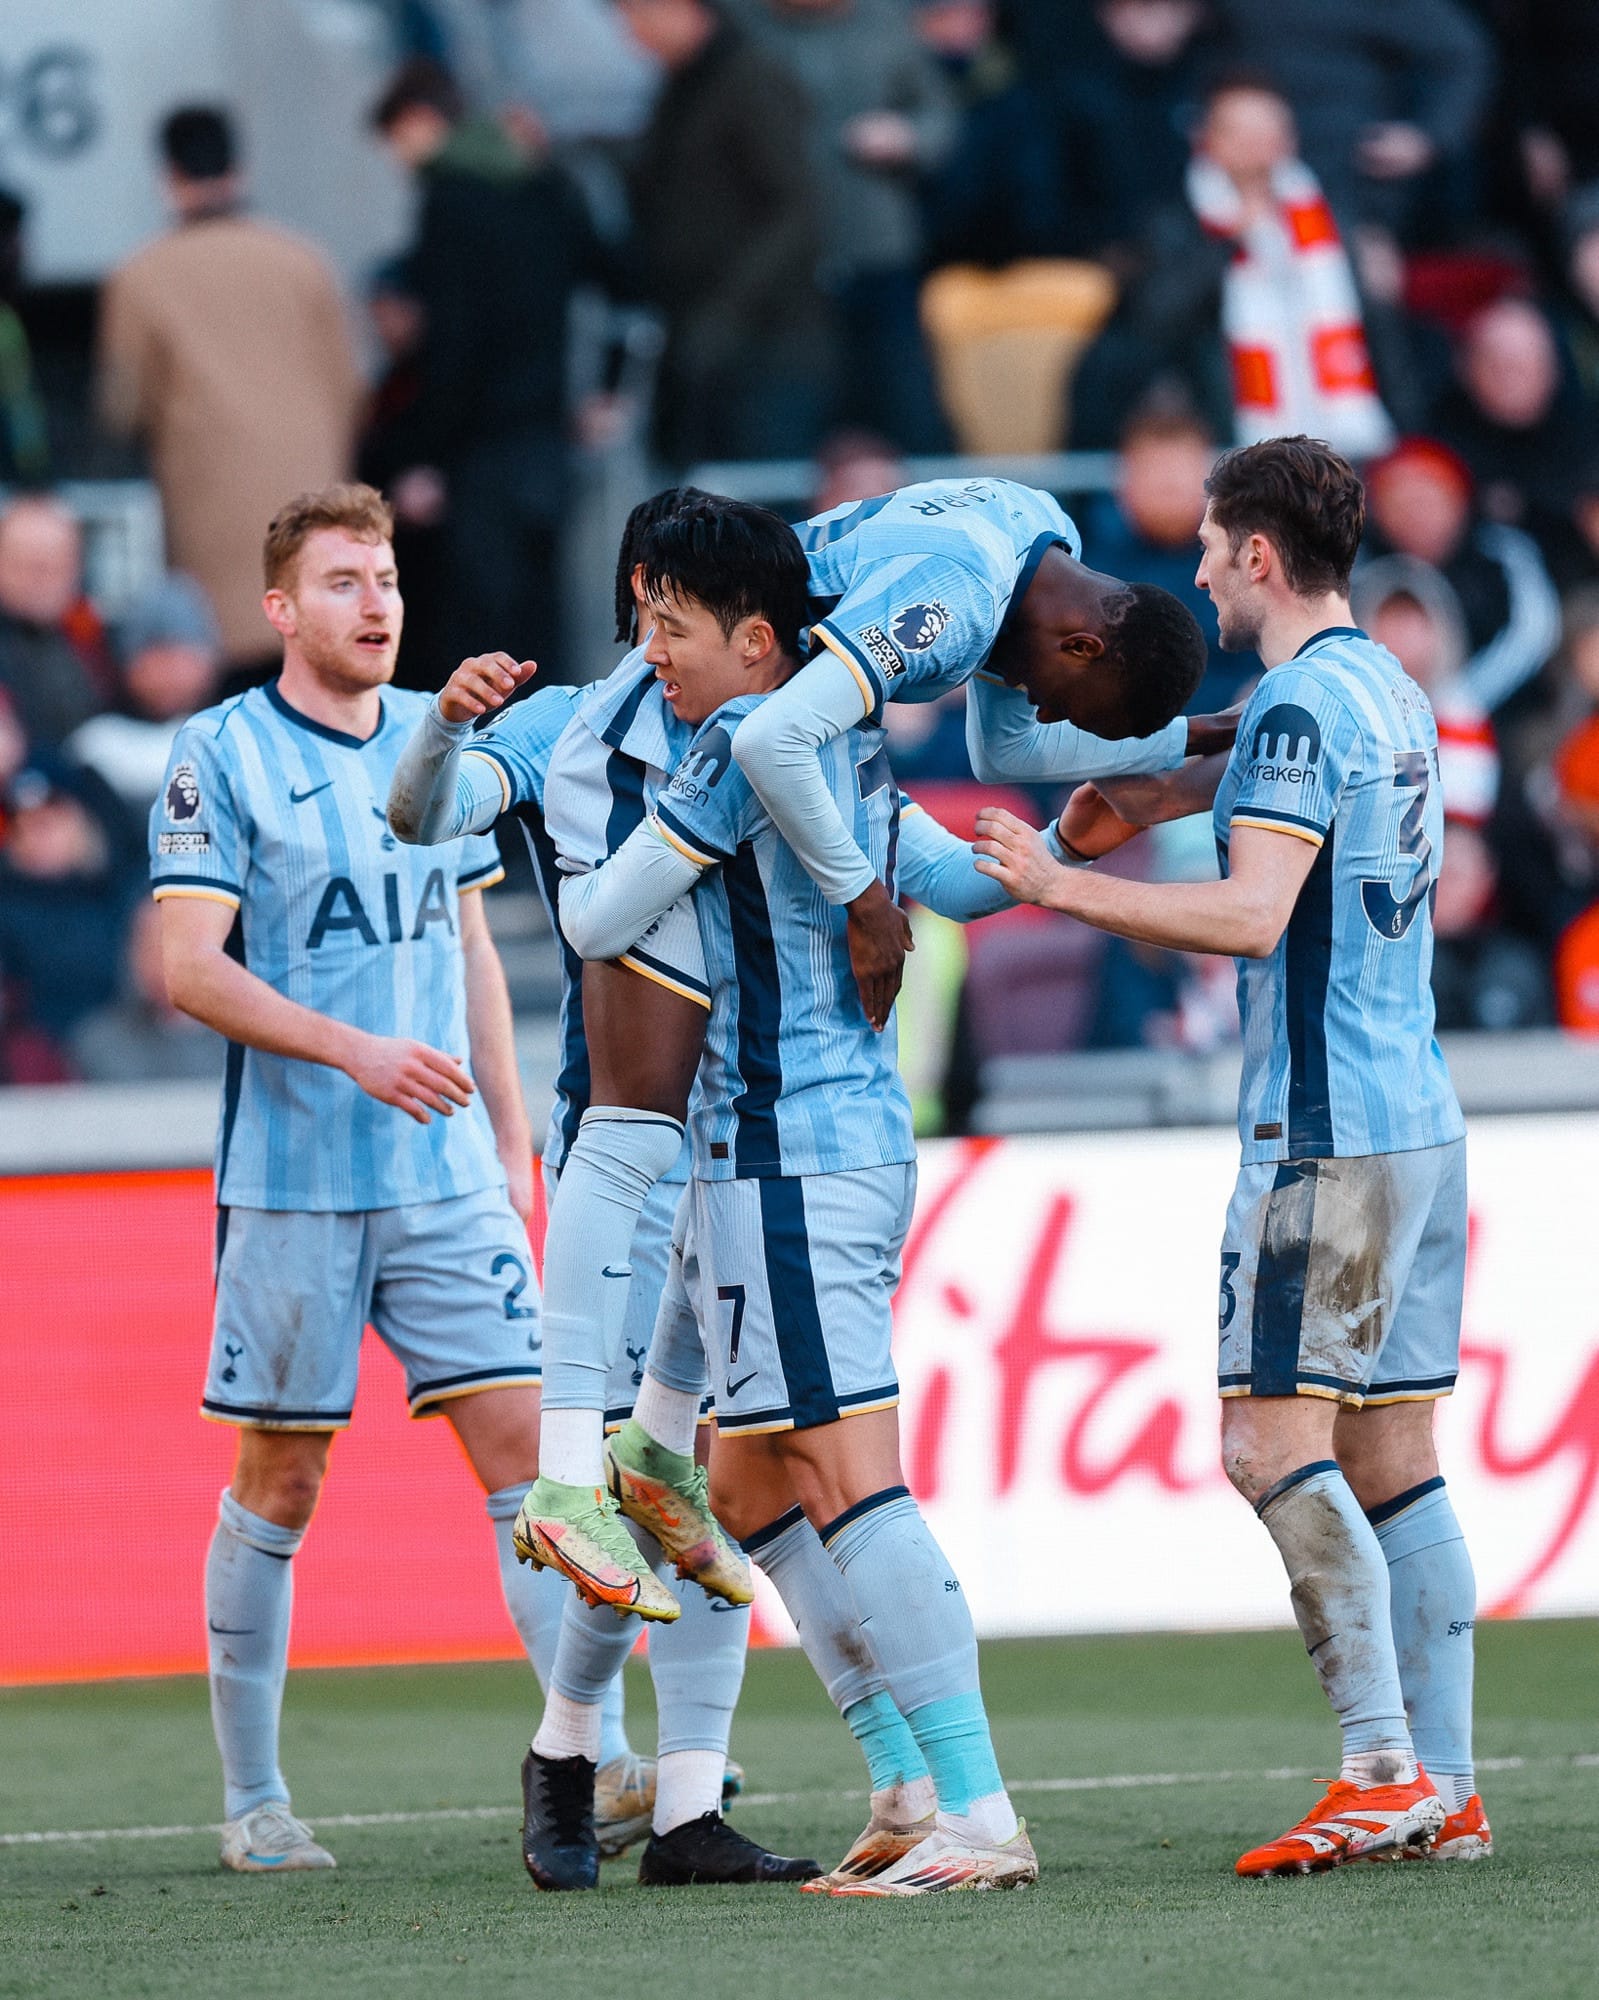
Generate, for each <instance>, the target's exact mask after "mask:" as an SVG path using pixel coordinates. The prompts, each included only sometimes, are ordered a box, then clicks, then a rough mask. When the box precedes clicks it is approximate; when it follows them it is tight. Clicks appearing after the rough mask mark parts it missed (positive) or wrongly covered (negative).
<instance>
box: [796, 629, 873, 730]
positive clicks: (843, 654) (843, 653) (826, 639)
mask: <svg viewBox="0 0 1599 2000" xmlns="http://www.w3.org/2000/svg"><path fill="white" fill-rule="evenodd" d="M811 637H812V638H813V639H820V640H821V642H822V644H823V645H824V646H825V647H826V648H827V650H828V651H829V652H830V653H832V654H834V655H835V656H836V657H837V658H838V659H840V660H842V661H843V662H844V664H845V666H846V667H848V668H849V670H850V672H851V673H852V674H853V675H854V676H855V682H856V685H857V686H858V687H859V689H860V691H861V693H862V694H863V695H865V697H866V713H867V714H868V715H870V714H871V712H872V710H873V709H874V708H876V706H877V690H876V688H874V687H873V686H872V684H871V682H870V681H869V680H868V679H867V678H866V676H865V675H864V674H863V673H862V672H861V664H860V661H859V660H857V659H855V658H854V657H853V656H852V655H851V653H850V651H849V648H848V647H847V646H846V645H845V644H844V642H843V641H842V640H841V639H835V638H834V637H833V635H832V633H831V632H829V631H828V629H827V627H826V626H825V625H813V626H812V627H811Z"/></svg>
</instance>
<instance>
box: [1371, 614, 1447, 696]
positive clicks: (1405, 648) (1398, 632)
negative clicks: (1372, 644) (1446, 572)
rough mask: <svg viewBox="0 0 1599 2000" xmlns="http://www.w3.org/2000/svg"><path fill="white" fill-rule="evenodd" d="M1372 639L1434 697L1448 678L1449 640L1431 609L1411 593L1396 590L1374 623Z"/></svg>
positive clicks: (1375, 615)
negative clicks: (1439, 627)
mask: <svg viewBox="0 0 1599 2000" xmlns="http://www.w3.org/2000/svg"><path fill="white" fill-rule="evenodd" d="M1370 629H1371V636H1372V637H1373V638H1374V639H1375V640H1376V641H1377V644H1378V645H1379V646H1386V647H1387V648H1388V650H1389V652H1390V653H1392V654H1393V656H1394V658H1395V659H1396V660H1397V661H1398V662H1399V664H1400V665H1401V666H1402V667H1403V668H1404V670H1405V672H1406V673H1407V674H1409V676H1410V678H1411V679H1412V680H1413V681H1415V682H1416V683H1417V685H1418V686H1420V687H1422V688H1424V689H1425V690H1426V692H1427V693H1428V694H1429V695H1430V694H1432V693H1433V692H1434V691H1435V690H1436V689H1437V687H1438V686H1439V685H1440V683H1441V682H1442V681H1444V680H1445V679H1446V678H1447V677H1448V667H1449V656H1448V647H1447V642H1446V640H1445V637H1444V635H1443V633H1442V632H1441V631H1439V629H1438V625H1437V622H1436V621H1435V620H1434V618H1433V615H1432V613H1431V612H1430V611H1429V610H1428V609H1427V607H1426V606H1425V605H1424V604H1422V603H1420V602H1418V600H1417V599H1416V598H1414V597H1412V596H1411V595H1410V594H1409V592H1408V591H1396V592H1395V593H1394V595H1393V596H1392V597H1390V598H1389V599H1388V600H1387V602H1386V603H1384V604H1383V605H1381V606H1380V607H1379V609H1378V610H1377V612H1376V613H1375V614H1374V616H1373V617H1372V619H1371V621H1370Z"/></svg>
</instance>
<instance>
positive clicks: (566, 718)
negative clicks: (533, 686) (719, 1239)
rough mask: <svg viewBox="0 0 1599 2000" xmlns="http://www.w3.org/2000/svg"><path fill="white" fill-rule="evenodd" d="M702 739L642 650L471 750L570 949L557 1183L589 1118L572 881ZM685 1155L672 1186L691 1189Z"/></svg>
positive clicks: (500, 725) (549, 692)
mask: <svg viewBox="0 0 1599 2000" xmlns="http://www.w3.org/2000/svg"><path fill="white" fill-rule="evenodd" d="M693 738H694V730H693V728H692V727H691V726H690V725H689V724H687V723H682V722H679V721H678V719H677V717H676V716H675V715H674V714H673V713H672V711H671V708H670V705H669V704H668V703H667V702H666V701H665V699H664V698H663V697H662V695H661V691H660V683H659V682H658V681H657V680H656V678H655V672H654V669H653V668H652V667H651V666H650V665H649V664H648V662H647V661H646V660H645V658H644V649H643V648H642V647H636V648H635V649H634V650H633V651H632V652H631V653H629V654H628V655H627V656H626V658H625V659H623V660H622V661H620V662H619V663H618V665H617V666H616V667H615V668H614V669H613V670H612V672H611V673H609V674H608V675H607V676H606V677H605V679H604V680H601V681H597V682H595V683H594V684H593V685H592V686H590V687H588V688H542V689H540V690H539V691H538V693H536V694H533V695H530V696H528V697H527V698H526V699H524V700H522V701H519V702H517V703H516V704H515V705H514V706H513V707H511V708H509V709H507V710H506V712H505V714H504V715H503V716H501V717H499V718H498V720H496V721H495V722H493V723H492V724H491V725H490V726H489V727H488V728H487V729H484V730H481V731H479V732H478V733H477V734H476V735H475V736H474V737H473V738H472V740H471V743H470V744H469V745H468V747H467V749H466V751H465V752H464V753H463V754H464V755H465V756H467V757H474V756H476V757H483V758H486V759H487V760H488V761H489V762H490V763H492V764H493V765H494V766H495V768H496V769H497V770H498V772H499V774H500V780H501V783H502V785H503V787H504V795H505V808H506V810H507V811H509V812H511V813H513V814H514V815H515V816H516V818H517V819H518V820H519V821H520V822H521V825H522V830H523V833H524V834H525V836H526V838H527V844H528V852H529V854H530V855H531V856H532V858H533V867H534V872H535V874H536V875H537V877H538V883H539V893H540V896H541V897H542V899H543V902H544V907H545V910H546V911H547V912H548V915H549V919H550V925H551V928H552V929H553V930H554V932H555V935H556V938H557V940H558V941H559V943H560V948H561V1067H560V1072H559V1074H558V1075H557V1077H556V1083H555V1104H554V1108H553V1110H552V1112H551V1114H550V1124H549V1129H548V1131H547V1133H546V1135H545V1141H544V1154H543V1157H544V1160H545V1162H546V1164H547V1165H548V1166H549V1167H551V1168H552V1169H553V1171H554V1172H556V1173H557V1174H558V1173H559V1172H560V1170H561V1168H562V1166H563V1165H564V1163H565V1160H566V1156H567V1154H568V1152H569V1151H570V1150H571V1147H572V1142H573V1140H574V1139H575V1138H576V1137H577V1128H578V1125H579V1122H580V1121H581V1119H582V1116H583V1113H584V1112H585V1111H586V1110H587V1109H588V1107H589V1100H590V1079H589V1058H588V1046H587V1044H586V1042H585V1041H584V1039H583V987H582V981H583V961H582V960H581V959H580V958H579V957H578V955H577V953H576V952H574V951H573V950H572V948H571V946H570V945H569V944H567V942H566V940H565V938H564V937H562V934H561V924H560V909H559V891H560V883H561V877H562V875H563V873H566V872H569V871H571V870H574V869H589V868H597V867H599V866H600V864H601V863H602V862H603V861H604V860H605V859H606V858H607V857H608V856H609V855H611V854H614V853H615V852H616V850H617V848H618V847H620V846H621V844H622V842H623V841H624V840H626V838H627V836H628V835H629V834H630V833H631V832H632V831H633V829H634V828H635V827H636V826H638V825H639V824H640V822H641V821H642V820H643V818H644V816H645V813H646V812H647V811H648V810H649V807H650V806H651V805H653V803H654V800H655V794H656V792H657V791H658V790H659V788H660V787H661V786H662V785H664V784H665V782H666V779H667V775H668V773H669V772H670V771H671V769H672V767H673V765H674V764H675V763H676V762H677V760H678V758H679V757H681V756H682V754H683V753H684V751H686V750H687V748H688V747H689V745H690V743H691V742H692V741H693ZM688 1166H689V1163H688V1156H687V1148H686V1147H685V1149H684V1154H683V1157H682V1158H681V1159H680V1160H679V1161H678V1162H677V1164H676V1165H675V1166H674V1167H673V1169H672V1171H671V1172H670V1173H669V1174H667V1175H665V1176H663V1178H665V1179H666V1180H669V1181H674V1182H679V1183H681V1182H683V1181H686V1180H687V1178H688Z"/></svg>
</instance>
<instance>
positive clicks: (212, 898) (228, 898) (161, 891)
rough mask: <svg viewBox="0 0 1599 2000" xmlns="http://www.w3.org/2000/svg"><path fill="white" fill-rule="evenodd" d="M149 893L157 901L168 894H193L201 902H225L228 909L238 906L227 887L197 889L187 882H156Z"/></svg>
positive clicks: (161, 900) (236, 899) (236, 898)
mask: <svg viewBox="0 0 1599 2000" xmlns="http://www.w3.org/2000/svg"><path fill="white" fill-rule="evenodd" d="M150 894H151V896H152V897H153V898H154V899H155V901H156V902H158V903H164V902H165V901H166V899H167V897H168V896H193V897H194V898H195V899H196V900H197V901H198V902H202V903H226V904H227V906H228V908H229V909H230V910H236V909H238V907H239V898H238V897H237V896H235V895H233V894H232V893H231V892H230V891H228V890H227V889H197V888H195V887H194V886H193V884H192V883H188V882H157V883H156V885H155V887H154V888H153V889H152V890H151V891H150Z"/></svg>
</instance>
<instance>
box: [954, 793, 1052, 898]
mask: <svg viewBox="0 0 1599 2000" xmlns="http://www.w3.org/2000/svg"><path fill="white" fill-rule="evenodd" d="M972 846H973V847H974V849H975V850H976V852H977V853H978V855H979V856H980V857H982V858H981V859H980V860H979V861H978V863H977V867H978V869H979V871H980V872H981V873H982V874H984V875H992V876H993V878H994V880H995V881H996V882H1002V883H1003V884H1004V885H1005V887H1006V888H1007V889H1008V890H1009V891H1010V893H1011V894H1012V895H1013V896H1014V897H1015V898H1016V900H1017V902H1018V903H1043V902H1046V901H1047V900H1048V895H1049V890H1050V887H1051V885H1052V884H1053V883H1054V881H1055V880H1056V878H1057V877H1058V876H1059V875H1060V874H1061V872H1062V870H1061V866H1060V863H1059V862H1058V861H1057V860H1056V859H1055V857H1054V856H1053V855H1052V854H1051V853H1050V851H1049V849H1048V848H1047V847H1046V846H1045V845H1044V841H1043V836H1042V835H1041V834H1040V833H1039V832H1038V831H1037V830H1036V829H1035V828H1033V827H1030V826H1029V825H1028V824H1027V822H1026V821H1025V820H1020V819H1018V818H1017V817H1016V815H1015V814H1014V813H1009V812H1006V810H1005V809H1004V807H1003V806H984V807H983V809H982V810H981V811H980V812H979V813H978V815H977V838H976V840H975V841H973V843H972Z"/></svg>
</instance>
